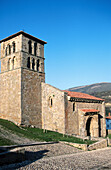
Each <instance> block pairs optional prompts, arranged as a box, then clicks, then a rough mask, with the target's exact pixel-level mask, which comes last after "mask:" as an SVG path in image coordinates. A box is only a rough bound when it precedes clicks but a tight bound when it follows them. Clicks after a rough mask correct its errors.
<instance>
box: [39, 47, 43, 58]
mask: <svg viewBox="0 0 111 170" xmlns="http://www.w3.org/2000/svg"><path fill="white" fill-rule="evenodd" d="M39 56H40V57H42V48H41V45H40V46H39Z"/></svg>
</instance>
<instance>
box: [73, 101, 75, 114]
mask: <svg viewBox="0 0 111 170" xmlns="http://www.w3.org/2000/svg"><path fill="white" fill-rule="evenodd" d="M74 111H75V103H73V112H74Z"/></svg>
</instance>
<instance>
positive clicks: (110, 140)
mask: <svg viewBox="0 0 111 170" xmlns="http://www.w3.org/2000/svg"><path fill="white" fill-rule="evenodd" d="M107 140H108V146H111V139H109V137H107Z"/></svg>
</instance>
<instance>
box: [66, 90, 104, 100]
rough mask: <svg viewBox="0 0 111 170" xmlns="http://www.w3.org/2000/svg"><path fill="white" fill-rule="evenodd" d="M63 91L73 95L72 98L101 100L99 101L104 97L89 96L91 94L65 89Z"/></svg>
mask: <svg viewBox="0 0 111 170" xmlns="http://www.w3.org/2000/svg"><path fill="white" fill-rule="evenodd" d="M64 92H67V93H68V96H70V97H74V98H80V99H92V100H101V101H104V99H101V98H98V97H94V96H91V95H89V94H85V93H80V92H72V91H67V90H64Z"/></svg>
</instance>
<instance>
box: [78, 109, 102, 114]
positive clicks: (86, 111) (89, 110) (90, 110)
mask: <svg viewBox="0 0 111 170" xmlns="http://www.w3.org/2000/svg"><path fill="white" fill-rule="evenodd" d="M80 110H81V111H83V112H85V113H88V112H99V110H96V109H80Z"/></svg>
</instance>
